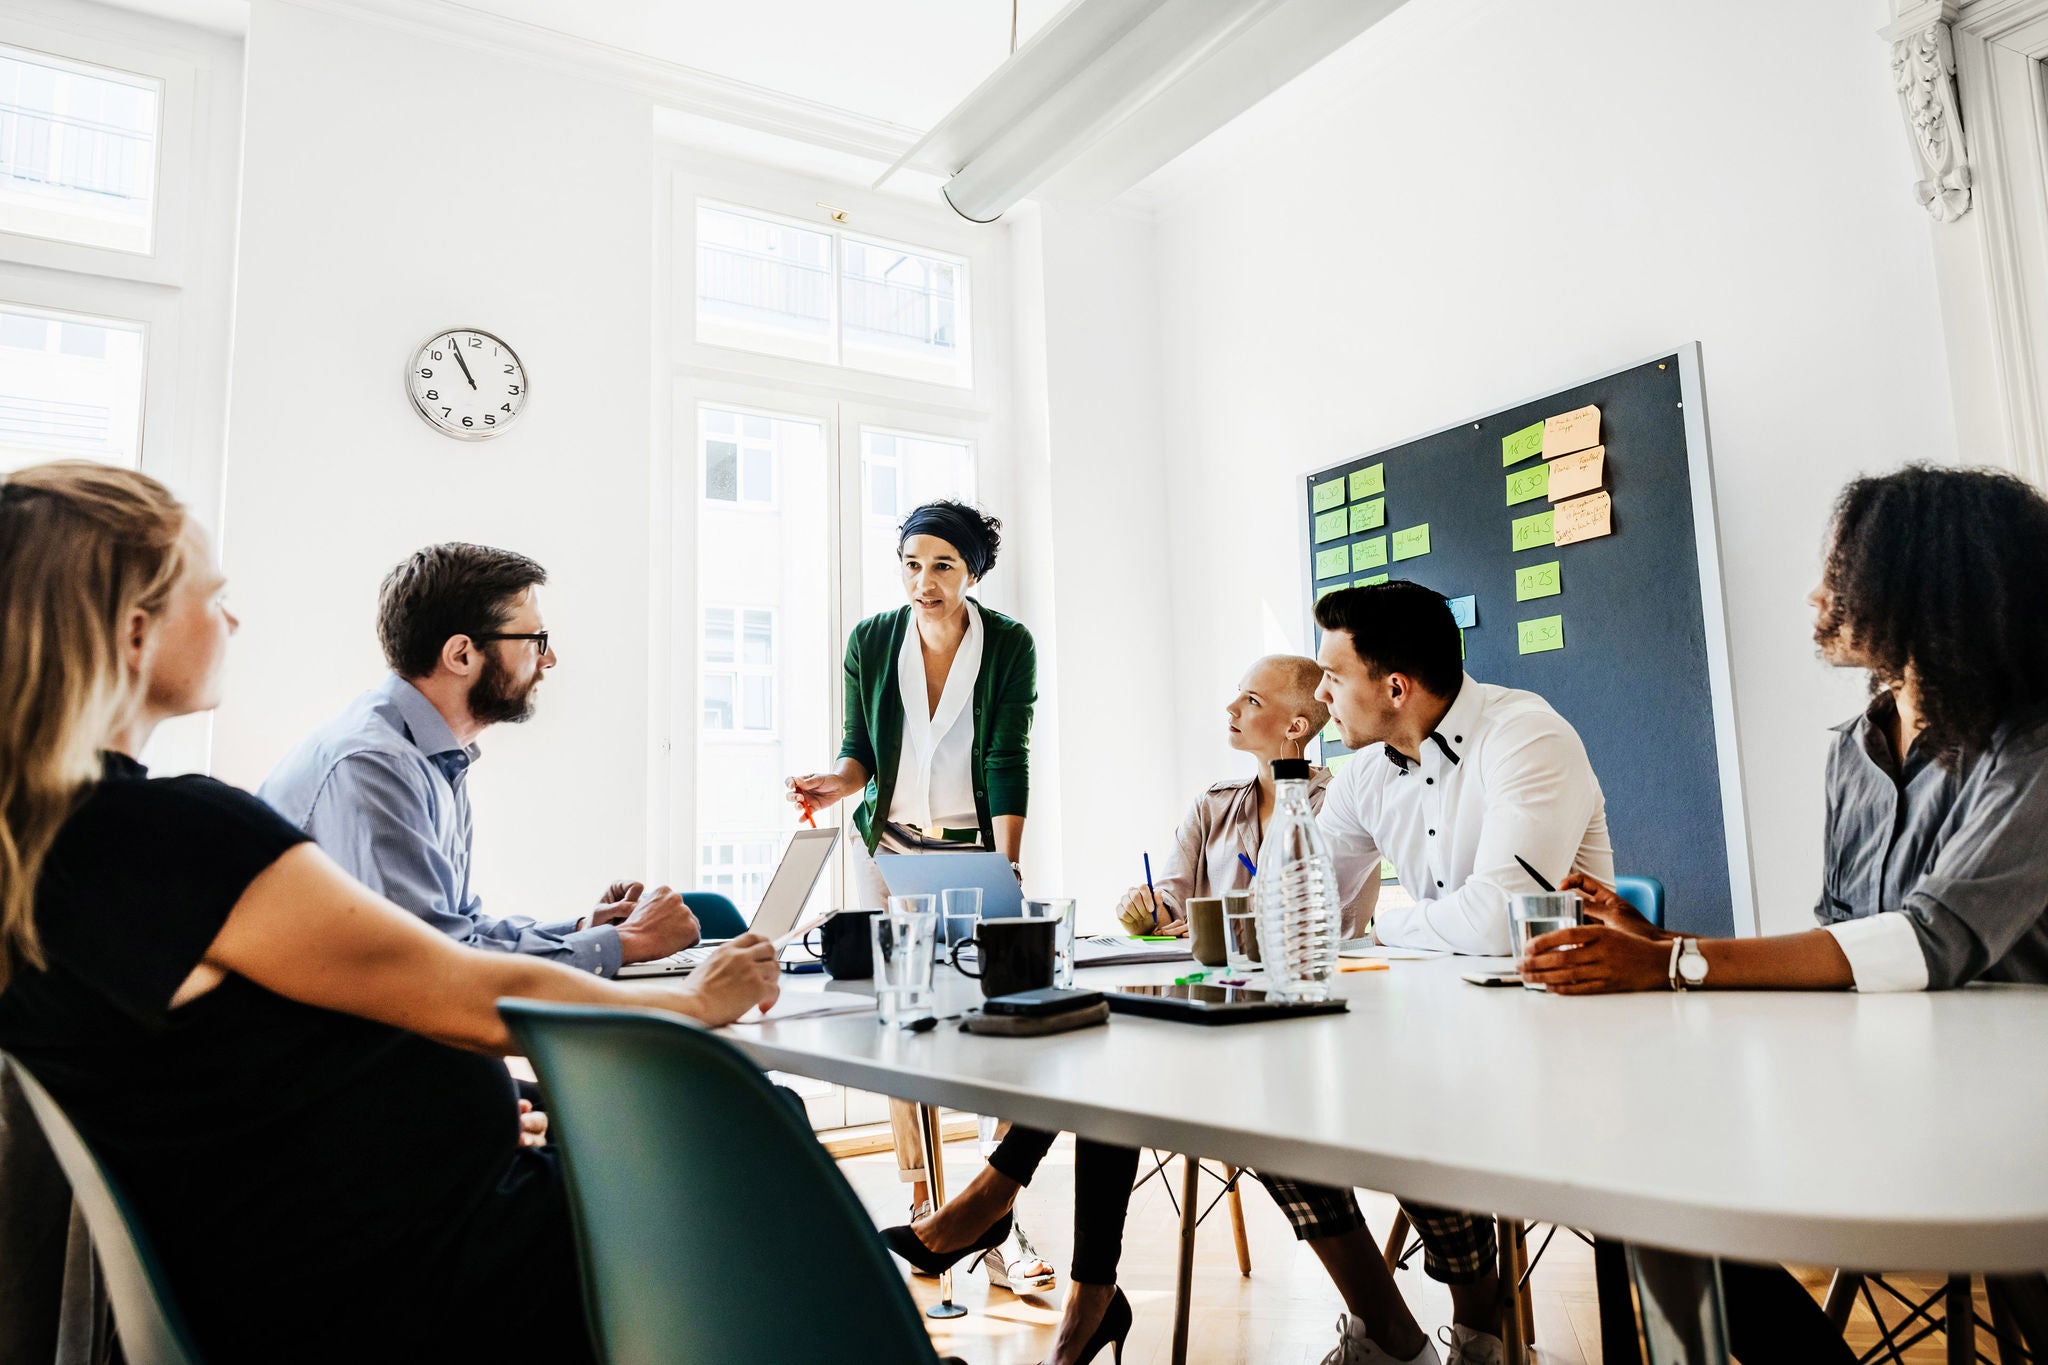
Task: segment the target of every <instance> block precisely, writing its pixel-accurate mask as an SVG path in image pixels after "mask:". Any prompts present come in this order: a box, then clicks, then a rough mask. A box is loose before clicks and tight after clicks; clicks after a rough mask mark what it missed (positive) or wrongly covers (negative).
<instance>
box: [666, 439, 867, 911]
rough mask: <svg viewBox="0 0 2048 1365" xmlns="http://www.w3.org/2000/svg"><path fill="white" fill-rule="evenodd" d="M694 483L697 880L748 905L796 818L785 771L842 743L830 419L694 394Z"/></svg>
mask: <svg viewBox="0 0 2048 1365" xmlns="http://www.w3.org/2000/svg"><path fill="white" fill-rule="evenodd" d="M696 489H697V601H696V602H694V603H692V604H690V607H689V610H690V613H691V619H692V622H693V629H694V631H695V638H696V641H697V649H696V659H697V676H696V687H697V698H698V704H697V708H696V715H697V744H696V753H697V765H696V766H697V771H696V787H697V828H696V831H695V835H696V838H695V843H696V846H697V851H698V859H697V872H696V879H695V882H694V883H693V885H694V888H695V889H697V890H702V891H717V892H720V893H722V894H724V895H726V896H730V897H731V898H732V899H733V901H734V902H735V903H736V904H738V906H739V907H740V909H741V911H742V912H743V913H746V914H749V915H751V914H752V912H753V909H754V907H755V906H756V905H757V904H759V902H760V899H761V893H762V892H763V891H764V890H766V888H767V885H768V879H769V877H770V876H771V875H772V874H773V872H774V870H775V865H776V863H777V862H778V861H779V860H780V858H781V856H782V848H783V845H784V844H785V843H787V842H788V836H789V833H790V831H791V830H792V829H793V828H794V827H795V816H794V813H793V808H792V807H791V806H790V805H789V803H788V802H787V801H785V800H784V799H783V795H782V781H783V779H784V778H785V777H787V776H789V775H790V774H791V773H796V772H812V771H815V770H817V769H821V768H825V767H827V766H829V765H830V763H831V761H832V757H833V755H835V754H837V753H838V752H839V736H838V734H837V733H836V732H835V730H834V728H833V704H834V702H835V700H836V691H835V689H836V688H837V687H838V680H839V650H838V641H836V640H835V639H834V638H833V607H834V602H833V596H832V594H833V591H834V578H835V575H834V574H833V572H832V560H831V556H832V545H833V536H832V527H831V524H830V523H831V519H832V515H833V512H832V505H831V478H830V469H829V464H828V459H827V444H826V430H825V424H824V423H823V422H821V421H819V420H817V419H816V418H811V417H800V416H790V415H786V414H780V413H774V412H762V411H759V410H755V409H747V408H741V407H738V406H734V405H728V404H718V403H703V404H700V405H699V406H698V408H697V469H696ZM837 880H838V878H837V877H836V876H826V877H823V878H820V880H819V886H820V892H819V900H820V904H818V905H817V906H814V907H813V909H822V908H823V903H824V902H827V901H829V900H830V891H829V888H830V887H831V886H833V885H836V883H837Z"/></svg>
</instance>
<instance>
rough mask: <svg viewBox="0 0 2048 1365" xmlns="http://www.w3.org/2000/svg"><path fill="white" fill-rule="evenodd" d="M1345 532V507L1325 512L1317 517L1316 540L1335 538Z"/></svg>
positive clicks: (1318, 541)
mask: <svg viewBox="0 0 2048 1365" xmlns="http://www.w3.org/2000/svg"><path fill="white" fill-rule="evenodd" d="M1343 534H1344V509H1343V508H1341V507H1339V508H1338V509H1336V510H1335V511H1334V512H1324V513H1322V514H1321V515H1319V516H1318V517H1317V518H1316V541H1317V543H1321V542H1322V541H1325V540H1335V539H1337V538H1338V537H1339V536H1341V535H1343Z"/></svg>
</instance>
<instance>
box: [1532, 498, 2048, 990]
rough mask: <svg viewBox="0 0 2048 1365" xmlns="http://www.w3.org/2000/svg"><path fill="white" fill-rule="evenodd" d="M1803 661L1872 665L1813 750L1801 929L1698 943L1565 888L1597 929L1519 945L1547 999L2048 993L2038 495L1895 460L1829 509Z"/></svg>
mask: <svg viewBox="0 0 2048 1365" xmlns="http://www.w3.org/2000/svg"><path fill="white" fill-rule="evenodd" d="M1810 600H1811V601H1812V603H1813V606H1814V611H1815V613H1816V616H1815V622H1814V632H1813V635H1814V639H1815V641H1816V642H1818V644H1819V645H1820V654H1821V658H1822V659H1824V660H1826V661H1827V662H1828V663H1830V664H1833V665H1835V666H1836V667H1838V668H1861V669H1865V670H1867V671H1868V672H1869V674H1870V688H1871V702H1870V705H1869V706H1868V707H1867V708H1865V710H1864V712H1863V714H1862V715H1860V716H1857V717H1855V718H1854V719H1852V720H1849V721H1846V722H1844V723H1843V724H1842V725H1840V726H1838V727H1836V738H1835V741H1834V745H1833V748H1832V750H1831V751H1830V753H1829V756H1828V771H1827V791H1828V817H1827V833H1826V843H1825V850H1824V868H1825V872H1824V876H1823V881H1822V886H1821V895H1820V901H1819V903H1818V904H1817V905H1816V906H1815V907H1814V917H1815V918H1816V919H1817V920H1819V922H1820V927H1819V928H1817V929H1812V930H1808V931H1806V932H1805V933H1799V934H1780V935H1774V936H1771V937H1768V938H1752V939H1695V938H1687V937H1683V936H1680V935H1675V934H1669V933H1665V932H1663V931H1661V930H1658V929H1655V928H1653V927H1651V926H1650V925H1649V924H1647V923H1645V922H1644V921H1643V919H1642V918H1641V917H1640V916H1638V915H1637V914H1635V912H1634V911H1633V910H1631V909H1630V908H1629V907H1628V904H1627V902H1625V901H1622V900H1621V899H1620V898H1618V897H1617V896H1615V895H1614V893H1613V892H1612V891H1611V890H1610V889H1608V888H1606V887H1602V886H1599V885H1597V884H1594V883H1589V882H1585V881H1583V880H1582V879H1568V880H1567V881H1566V883H1565V885H1566V886H1573V887H1576V889H1577V890H1578V891H1579V892H1580V893H1581V895H1582V896H1584V897H1585V898H1586V900H1585V904H1586V913H1587V917H1588V918H1589V919H1591V920H1594V921H1596V922H1595V923H1591V924H1587V925H1583V926H1581V927H1579V928H1575V929H1565V930H1562V931H1560V932H1558V933H1555V934H1547V935H1545V936H1544V937H1542V938H1539V939H1537V940H1536V941H1535V942H1534V943H1531V944H1530V945H1529V953H1528V955H1527V956H1526V957H1525V958H1524V959H1523V962H1522V974H1523V976H1524V977H1525V978H1526V979H1527V980H1530V981H1540V982H1543V983H1544V984H1546V985H1548V986H1549V987H1550V988H1551V989H1552V990H1553V991H1556V992H1558V993H1560V994H1566V995H1572V994H1581V993H1589V992H1600V991H1639V990H1667V989H1668V990H1681V989H1690V990H1697V989H1712V988H1716V987H1720V988H1728V989H1737V988H1739V989H1748V990H1755V989H1759V988H1771V987H1779V988H1788V989H1806V990H1830V989H1834V990H1840V989H1847V988H1851V987H1853V988H1854V989H1856V990H1859V991H1915V990H1944V989H1948V988H1950V987H1955V986H1964V985H1968V984H1969V983H1970V982H1972V981H2024V982H2035V983H2044V982H2048V838H2044V837H2043V836H2044V834H2048V499H2043V498H2042V496H2041V495H2040V493H2038V492H2036V491H2035V490H2034V489H2033V488H2032V487H2030V486H2029V485H2027V484H2025V483H2023V482H2021V481H2020V480H2019V479H2016V478H2014V477H2013V476H2011V475H2010V474H2002V473H1996V472H1994V471H1991V470H1982V469H1933V468H1929V467H1927V466H1924V465H1912V466H1908V467H1907V468H1905V469H1901V470H1899V471H1897V472H1896V473H1892V474H1886V475H1883V476H1881V477H1872V478H1863V479H1858V480H1856V481H1855V482H1854V483H1852V484H1850V485H1849V486H1848V487H1847V488H1846V489H1844V490H1843V491H1842V496H1841V498H1840V500H1839V501H1838V502H1837V503H1836V504H1835V515H1834V522H1833V528H1832V533H1831V536H1830V540H1829V546H1828V554H1827V562H1826V565H1825V567H1824V568H1823V570H1822V573H1821V583H1820V586H1819V587H1818V588H1816V589H1815V590H1814V592H1813V595H1812V597H1811V599H1810Z"/></svg>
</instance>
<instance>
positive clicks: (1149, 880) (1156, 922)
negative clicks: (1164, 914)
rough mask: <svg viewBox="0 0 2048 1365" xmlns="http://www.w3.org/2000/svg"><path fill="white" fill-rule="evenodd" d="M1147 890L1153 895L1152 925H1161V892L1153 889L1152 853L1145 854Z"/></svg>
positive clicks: (1155, 926) (1155, 927)
mask: <svg viewBox="0 0 2048 1365" xmlns="http://www.w3.org/2000/svg"><path fill="white" fill-rule="evenodd" d="M1145 891H1146V893H1147V894H1148V895H1150V896H1151V897H1152V927H1153V928H1154V929H1157V928H1158V927H1159V893H1158V892H1157V891H1154V890H1153V889H1152V855H1151V854H1149V853H1147V854H1146V855H1145Z"/></svg>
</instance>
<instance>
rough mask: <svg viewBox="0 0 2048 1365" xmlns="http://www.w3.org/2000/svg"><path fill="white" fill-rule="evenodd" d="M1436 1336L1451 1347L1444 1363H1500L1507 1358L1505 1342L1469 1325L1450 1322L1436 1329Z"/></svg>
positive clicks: (1496, 1364)
mask: <svg viewBox="0 0 2048 1365" xmlns="http://www.w3.org/2000/svg"><path fill="white" fill-rule="evenodd" d="M1437 1337H1438V1339H1439V1340H1441V1341H1442V1342H1443V1343H1444V1344H1445V1345H1446V1346H1448V1347H1450V1348H1451V1354H1450V1358H1449V1359H1448V1360H1446V1361H1445V1362H1444V1365H1501V1362H1502V1361H1504V1360H1506V1359H1507V1353H1508V1348H1507V1345H1506V1343H1505V1342H1503V1341H1502V1340H1501V1339H1500V1338H1499V1337H1495V1336H1488V1335H1487V1334H1486V1333H1484V1332H1481V1331H1477V1330H1475V1329H1473V1328H1470V1327H1460V1326H1459V1325H1458V1324H1457V1323H1452V1324H1451V1325H1450V1326H1449V1327H1442V1328H1439V1329H1437Z"/></svg>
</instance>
